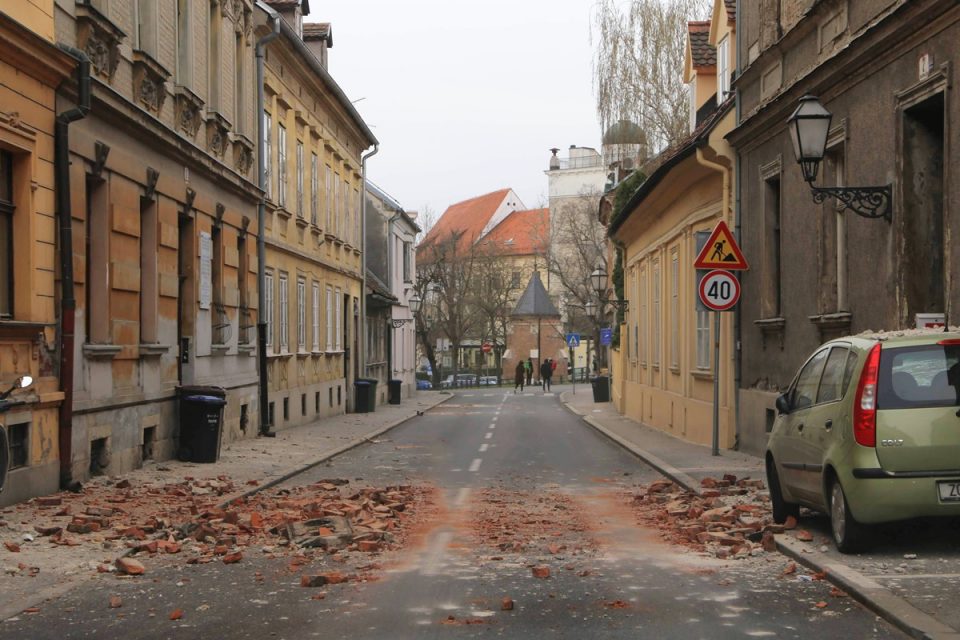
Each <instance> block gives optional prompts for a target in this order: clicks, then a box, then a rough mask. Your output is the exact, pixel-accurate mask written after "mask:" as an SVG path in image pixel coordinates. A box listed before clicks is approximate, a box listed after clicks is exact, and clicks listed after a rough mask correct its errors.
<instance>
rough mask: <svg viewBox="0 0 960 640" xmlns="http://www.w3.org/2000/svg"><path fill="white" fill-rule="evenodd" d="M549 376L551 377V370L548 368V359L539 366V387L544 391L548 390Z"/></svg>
mask: <svg viewBox="0 0 960 640" xmlns="http://www.w3.org/2000/svg"><path fill="white" fill-rule="evenodd" d="M551 375H553V369H551V368H550V358H547V359H546V360H544V361H543V364H541V365H540V386H541V388H542V389H543V390H544V391H549V390H550V376H551Z"/></svg>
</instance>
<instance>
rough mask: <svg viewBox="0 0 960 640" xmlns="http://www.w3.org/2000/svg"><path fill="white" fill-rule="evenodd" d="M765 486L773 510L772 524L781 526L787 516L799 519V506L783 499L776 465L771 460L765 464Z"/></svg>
mask: <svg viewBox="0 0 960 640" xmlns="http://www.w3.org/2000/svg"><path fill="white" fill-rule="evenodd" d="M767 486H769V487H770V506H771V507H772V508H773V521H774V522H776V523H777V524H783V523H784V522H785V521H786V520H787V517H788V516H793V517H794V518H799V517H800V505H798V504H794V503H792V502H787V501H786V500H784V499H783V491H782V490H781V489H780V477H779V476H778V475H777V465H776V464H775V463H774V462H773V460H770V461H768V462H767Z"/></svg>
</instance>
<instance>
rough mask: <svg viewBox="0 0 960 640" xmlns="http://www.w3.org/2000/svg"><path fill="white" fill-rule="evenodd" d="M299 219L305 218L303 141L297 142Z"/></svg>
mask: <svg viewBox="0 0 960 640" xmlns="http://www.w3.org/2000/svg"><path fill="white" fill-rule="evenodd" d="M297 217H298V218H302V217H303V141H302V140H297Z"/></svg>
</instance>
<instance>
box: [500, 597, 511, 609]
mask: <svg viewBox="0 0 960 640" xmlns="http://www.w3.org/2000/svg"><path fill="white" fill-rule="evenodd" d="M500 610H501V611H513V598H509V597H504V598H503V599H502V600H501V601H500Z"/></svg>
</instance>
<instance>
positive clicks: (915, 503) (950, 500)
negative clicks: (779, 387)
mask: <svg viewBox="0 0 960 640" xmlns="http://www.w3.org/2000/svg"><path fill="white" fill-rule="evenodd" d="M777 412H778V416H777V419H776V421H775V423H774V425H773V430H772V432H771V434H770V440H769V442H768V443H767V451H766V468H767V482H768V485H769V487H770V500H771V503H772V507H773V518H774V521H776V522H778V523H779V522H783V521H784V520H786V518H787V516H790V515H792V516H794V517H796V516H797V515H798V513H799V509H800V506H801V505H802V506H806V507H809V508H811V509H815V510H817V511H820V512H823V513H828V514H829V515H830V523H831V528H832V531H833V538H834V541H835V542H836V544H837V548H838V549H839V550H840V551H841V552H843V553H849V552H851V551H854V550H856V549H858V548H859V547H860V546H861V543H862V542H863V539H864V533H865V531H864V526H863V525H867V524H876V523H880V522H891V521H895V520H906V519H909V518H919V517H925V516H960V334H958V333H955V332H954V333H945V332H933V331H904V332H899V333H895V332H891V333H886V334H860V335H857V336H852V337H849V338H842V339H838V340H833V341H831V342H828V343H826V344H824V345H822V346H821V347H820V348H818V349H817V350H816V352H815V353H814V354H813V355H812V356H811V357H810V358H809V359H808V360H807V361H806V362H805V363H804V365H803V366H802V367H801V368H800V371H799V372H798V373H797V375H796V377H795V378H794V379H793V382H792V383H791V384H790V388H789V389H788V390H787V392H786V393H784V394H783V395H781V396H780V397H779V398H777Z"/></svg>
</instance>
